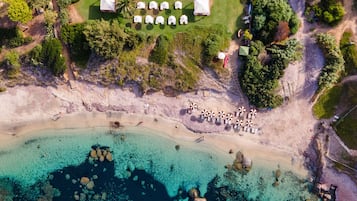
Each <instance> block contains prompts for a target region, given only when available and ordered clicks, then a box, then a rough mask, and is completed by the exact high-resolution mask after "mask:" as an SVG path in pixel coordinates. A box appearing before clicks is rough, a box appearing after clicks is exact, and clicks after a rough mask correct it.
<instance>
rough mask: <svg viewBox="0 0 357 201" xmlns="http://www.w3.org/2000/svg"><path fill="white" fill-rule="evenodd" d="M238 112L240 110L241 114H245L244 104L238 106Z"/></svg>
mask: <svg viewBox="0 0 357 201" xmlns="http://www.w3.org/2000/svg"><path fill="white" fill-rule="evenodd" d="M238 112H239V116H242V115H243V114H244V112H245V107H244V106H240V107H239V108H238Z"/></svg>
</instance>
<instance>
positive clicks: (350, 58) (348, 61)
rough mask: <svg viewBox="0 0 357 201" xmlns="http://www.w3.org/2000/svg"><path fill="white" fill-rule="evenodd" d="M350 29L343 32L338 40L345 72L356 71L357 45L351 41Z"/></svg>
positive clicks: (354, 72) (351, 72)
mask: <svg viewBox="0 0 357 201" xmlns="http://www.w3.org/2000/svg"><path fill="white" fill-rule="evenodd" d="M352 35H353V33H352V31H346V32H344V33H343V35H342V38H341V41H340V49H341V52H342V55H343V59H344V60H345V69H346V73H347V74H349V75H350V74H356V73H357V46H356V45H355V44H354V43H351V37H352Z"/></svg>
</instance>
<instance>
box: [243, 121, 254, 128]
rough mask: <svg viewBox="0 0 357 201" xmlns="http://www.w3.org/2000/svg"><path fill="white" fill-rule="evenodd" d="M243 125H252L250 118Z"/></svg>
mask: <svg viewBox="0 0 357 201" xmlns="http://www.w3.org/2000/svg"><path fill="white" fill-rule="evenodd" d="M245 125H246V126H248V127H252V126H253V121H252V120H248V121H246V123H245Z"/></svg>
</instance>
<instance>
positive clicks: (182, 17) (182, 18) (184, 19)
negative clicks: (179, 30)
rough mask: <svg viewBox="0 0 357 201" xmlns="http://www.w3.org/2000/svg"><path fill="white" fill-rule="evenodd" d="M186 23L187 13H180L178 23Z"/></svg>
mask: <svg viewBox="0 0 357 201" xmlns="http://www.w3.org/2000/svg"><path fill="white" fill-rule="evenodd" d="M187 23H188V17H187V15H181V17H180V24H187Z"/></svg>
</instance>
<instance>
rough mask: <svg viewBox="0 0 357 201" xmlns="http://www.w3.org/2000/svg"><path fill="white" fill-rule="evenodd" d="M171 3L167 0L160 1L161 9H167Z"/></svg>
mask: <svg viewBox="0 0 357 201" xmlns="http://www.w3.org/2000/svg"><path fill="white" fill-rule="evenodd" d="M169 7H170V6H169V3H168V2H167V1H164V2H162V3H160V10H166V9H169Z"/></svg>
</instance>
